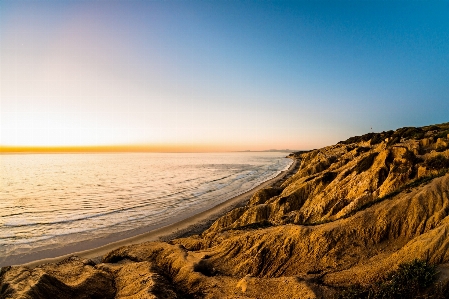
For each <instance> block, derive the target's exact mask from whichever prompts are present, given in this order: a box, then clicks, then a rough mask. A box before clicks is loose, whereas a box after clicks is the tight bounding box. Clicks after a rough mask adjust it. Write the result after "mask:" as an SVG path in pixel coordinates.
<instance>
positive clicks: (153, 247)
mask: <svg viewBox="0 0 449 299" xmlns="http://www.w3.org/2000/svg"><path fill="white" fill-rule="evenodd" d="M290 157H291V158H293V159H295V160H297V161H298V163H299V168H298V170H297V171H296V173H294V174H293V175H292V176H290V177H288V178H287V179H286V180H285V181H284V182H283V183H282V184H280V185H276V186H272V187H267V188H264V189H261V190H259V191H257V192H256V193H255V194H254V195H253V196H252V198H251V199H250V200H249V201H248V202H247V203H246V205H242V206H240V207H236V208H235V209H233V210H231V211H230V212H228V213H226V214H225V215H223V216H221V217H220V218H218V219H217V220H216V221H215V222H214V223H213V224H212V225H211V226H210V227H209V228H208V229H206V230H204V231H203V232H202V233H200V234H197V235H189V236H186V237H182V238H176V239H171V240H169V241H167V242H162V241H160V242H146V243H141V244H133V245H128V246H123V247H120V248H118V249H116V250H113V251H111V252H109V253H108V254H107V255H105V256H103V257H102V260H101V261H93V260H89V259H83V258H79V257H76V256H73V257H70V258H68V259H65V260H63V261H61V262H58V263H48V264H43V265H39V266H37V267H34V268H30V267H26V266H10V267H3V268H1V271H0V298H52V299H57V298H129V299H131V298H167V299H168V298H241V299H243V298H245V299H249V298H258V299H262V298H267V299H268V298H288V299H293V298H449V123H444V124H438V125H432V126H426V127H420V128H415V127H405V128H400V129H397V130H395V131H387V132H381V133H367V134H365V135H362V136H355V137H351V138H349V139H347V140H345V141H341V142H339V143H338V144H336V145H332V146H328V147H324V148H321V149H316V150H311V151H304V152H298V153H292V154H291V155H290Z"/></svg>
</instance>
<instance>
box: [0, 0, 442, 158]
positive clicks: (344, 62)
mask: <svg viewBox="0 0 449 299" xmlns="http://www.w3.org/2000/svg"><path fill="white" fill-rule="evenodd" d="M0 33H1V35H0V38H1V44H0V47H1V48H0V50H1V52H0V53H1V54H0V55H1V61H0V63H1V70H2V72H1V79H0V80H1V91H0V92H1V110H0V113H1V119H0V122H1V135H0V138H1V140H0V144H2V145H19V146H23V145H32V146H52V145H58V146H59V145H71V146H72V145H110V144H140V145H145V144H147V145H155V144H170V145H173V146H179V147H182V146H183V147H184V148H185V147H186V146H187V147H189V146H190V147H191V148H192V149H200V148H204V149H211V150H220V149H223V150H246V149H252V150H262V149H268V148H278V149H280V148H289V149H310V148H316V147H322V146H325V145H330V144H334V143H336V142H338V141H339V140H344V139H347V138H348V137H351V136H353V135H360V134H363V133H366V132H369V131H371V128H373V129H372V130H373V131H382V130H390V129H396V128H398V127H403V126H423V125H428V124H434V123H441V122H447V121H449V113H448V111H449V84H448V82H449V1H292V2H287V1H279V2H278V1H65V2H64V1H38V2H36V1H8V0H6V1H2V2H1V3H0Z"/></svg>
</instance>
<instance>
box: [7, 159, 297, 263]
mask: <svg viewBox="0 0 449 299" xmlns="http://www.w3.org/2000/svg"><path fill="white" fill-rule="evenodd" d="M285 156H286V153H279V152H260V153H253V152H245V153H201V154H192V153H182V154H178V153H177V154H168V153H164V154H160V153H126V154H115V153H114V154H36V155H33V154H29V155H0V266H2V265H5V263H6V262H7V260H8V256H17V255H21V254H26V253H30V252H33V251H34V250H36V249H39V250H41V249H46V248H53V247H55V246H58V245H59V244H69V243H72V242H73V243H75V242H80V241H85V240H91V239H96V238H103V237H106V236H109V235H111V234H120V233H123V232H129V231H133V230H136V229H138V228H141V227H152V226H153V227H156V226H157V225H163V224H166V223H168V222H174V221H177V220H182V219H183V218H185V217H186V215H189V214H192V213H193V212H196V211H202V210H205V209H207V208H209V207H212V206H214V205H217V204H219V203H221V202H223V201H226V200H227V199H229V198H231V197H234V196H236V195H238V194H241V193H244V192H246V191H248V190H250V189H252V188H253V187H255V186H257V185H258V184H260V183H262V182H264V181H266V180H268V179H270V178H273V177H274V176H276V175H277V174H279V173H280V172H281V171H283V170H285V169H287V168H288V166H289V165H290V164H291V163H292V161H291V160H290V159H288V158H285Z"/></svg>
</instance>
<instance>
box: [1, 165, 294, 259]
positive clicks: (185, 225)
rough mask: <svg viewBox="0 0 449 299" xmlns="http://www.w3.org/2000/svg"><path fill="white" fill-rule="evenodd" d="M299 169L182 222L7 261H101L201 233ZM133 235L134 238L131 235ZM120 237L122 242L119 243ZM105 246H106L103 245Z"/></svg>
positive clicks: (43, 251)
mask: <svg viewBox="0 0 449 299" xmlns="http://www.w3.org/2000/svg"><path fill="white" fill-rule="evenodd" d="M298 167H299V162H298V161H297V160H293V163H292V164H291V165H290V167H289V169H288V170H286V171H282V172H281V173H280V174H278V175H277V176H276V177H274V178H272V179H270V180H268V181H265V182H264V183H262V184H260V185H258V186H257V187H255V188H253V189H252V190H250V191H247V192H245V193H243V194H240V195H238V196H236V197H233V198H231V199H229V200H227V201H225V202H223V203H221V204H219V205H216V206H214V207H212V208H209V209H207V210H204V211H201V210H200V211H196V213H195V214H190V215H186V218H185V219H184V220H181V221H177V222H174V223H169V224H167V225H164V226H162V227H143V228H140V229H138V230H134V231H133V232H130V233H128V234H126V233H125V234H115V235H112V236H111V237H110V238H106V239H104V238H103V239H100V240H91V241H89V242H80V243H75V244H69V245H67V246H61V247H57V248H54V249H46V250H41V251H34V252H32V253H30V254H26V255H18V256H11V257H9V258H8V262H9V264H11V265H19V264H22V265H26V266H28V267H35V266H37V265H41V264H44V263H54V262H58V261H60V260H63V259H65V258H67V257H69V256H73V255H76V256H79V257H82V258H88V259H92V260H95V261H99V260H101V257H102V256H103V255H105V254H106V253H108V252H110V251H111V250H114V249H116V248H119V247H121V246H125V245H131V244H138V243H143V242H148V241H158V240H164V241H166V240H170V239H174V238H179V237H184V236H189V235H193V234H199V233H201V232H202V231H204V230H205V229H207V228H208V227H209V226H210V225H211V224H212V223H213V222H214V221H215V220H216V219H217V218H219V217H220V216H221V215H224V214H225V213H227V212H228V211H230V210H232V209H234V208H235V207H239V206H243V205H245V204H246V203H247V201H248V200H249V199H250V198H251V196H252V195H253V194H254V193H255V192H256V191H258V190H260V189H262V188H266V187H268V186H276V185H280V184H281V183H282V182H283V181H285V180H286V179H287V178H288V177H289V176H291V175H293V173H294V172H295V171H296V170H297V168H298ZM130 234H134V235H132V236H130ZM118 238H119V240H117V239H118ZM105 243H106V245H103V244H105Z"/></svg>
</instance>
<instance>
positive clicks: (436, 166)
mask: <svg viewBox="0 0 449 299" xmlns="http://www.w3.org/2000/svg"><path fill="white" fill-rule="evenodd" d="M425 164H426V166H427V167H428V168H429V169H433V170H440V169H442V168H448V167H449V159H448V158H446V157H444V156H443V155H438V156H435V157H432V158H430V159H428V160H427V161H426V163H425Z"/></svg>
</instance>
